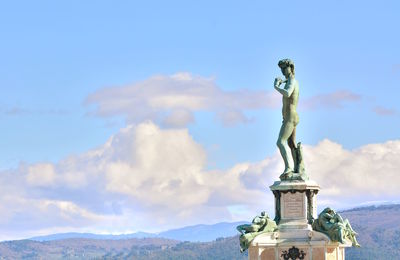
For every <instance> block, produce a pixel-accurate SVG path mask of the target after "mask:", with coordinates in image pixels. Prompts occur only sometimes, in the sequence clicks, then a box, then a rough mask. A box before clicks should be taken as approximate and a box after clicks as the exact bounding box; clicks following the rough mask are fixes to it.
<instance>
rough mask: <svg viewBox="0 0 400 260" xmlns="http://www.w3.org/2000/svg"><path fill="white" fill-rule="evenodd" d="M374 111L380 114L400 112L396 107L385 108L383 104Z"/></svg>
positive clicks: (391, 114)
mask: <svg viewBox="0 0 400 260" xmlns="http://www.w3.org/2000/svg"><path fill="white" fill-rule="evenodd" d="M373 111H374V112H375V113H376V114H377V115H380V116H394V115H398V114H399V112H398V111H397V110H396V109H390V108H385V107H382V106H376V107H374V108H373Z"/></svg>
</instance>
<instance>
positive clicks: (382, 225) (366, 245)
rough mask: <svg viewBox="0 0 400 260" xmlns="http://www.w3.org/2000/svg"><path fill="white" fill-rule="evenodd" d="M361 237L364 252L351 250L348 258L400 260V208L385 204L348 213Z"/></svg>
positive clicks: (343, 214)
mask: <svg viewBox="0 0 400 260" xmlns="http://www.w3.org/2000/svg"><path fill="white" fill-rule="evenodd" d="M341 214H342V216H344V217H346V218H348V219H349V220H350V223H351V224H352V226H353V228H354V230H355V231H356V232H357V233H358V234H359V236H358V237H359V239H358V241H359V243H360V244H361V245H362V248H361V249H355V248H351V249H347V250H346V259H363V260H364V259H371V260H373V259H400V205H385V206H379V207H374V206H371V207H366V208H359V209H352V210H347V211H344V212H342V213H341Z"/></svg>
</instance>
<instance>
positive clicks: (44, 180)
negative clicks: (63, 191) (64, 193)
mask: <svg viewBox="0 0 400 260" xmlns="http://www.w3.org/2000/svg"><path fill="white" fill-rule="evenodd" d="M54 180H55V173H54V166H53V165H52V164H50V163H40V164H35V165H32V166H29V168H28V174H27V176H26V181H27V182H28V183H29V184H30V185H34V186H50V185H52V184H53V183H54Z"/></svg>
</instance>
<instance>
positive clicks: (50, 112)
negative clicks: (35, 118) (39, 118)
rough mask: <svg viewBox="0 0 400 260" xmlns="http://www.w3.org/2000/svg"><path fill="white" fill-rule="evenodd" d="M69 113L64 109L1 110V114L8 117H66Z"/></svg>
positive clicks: (22, 108)
mask: <svg viewBox="0 0 400 260" xmlns="http://www.w3.org/2000/svg"><path fill="white" fill-rule="evenodd" d="M68 113H69V111H67V110H64V109H29V108H24V107H19V106H14V107H10V108H3V109H0V114H3V115H7V116H24V115H65V114H68Z"/></svg>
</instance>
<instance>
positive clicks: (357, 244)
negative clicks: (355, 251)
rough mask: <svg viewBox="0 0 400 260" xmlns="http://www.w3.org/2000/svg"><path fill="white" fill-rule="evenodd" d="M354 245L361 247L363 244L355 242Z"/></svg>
mask: <svg viewBox="0 0 400 260" xmlns="http://www.w3.org/2000/svg"><path fill="white" fill-rule="evenodd" d="M353 246H354V247H361V245H360V244H359V243H353Z"/></svg>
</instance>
